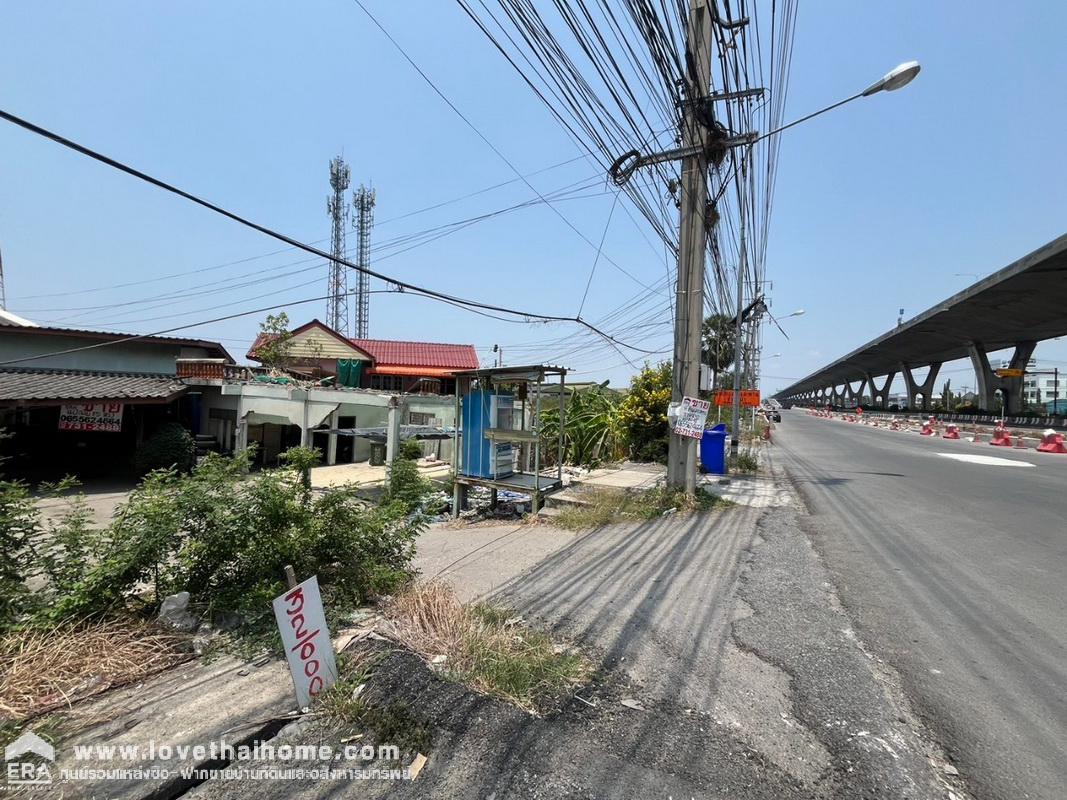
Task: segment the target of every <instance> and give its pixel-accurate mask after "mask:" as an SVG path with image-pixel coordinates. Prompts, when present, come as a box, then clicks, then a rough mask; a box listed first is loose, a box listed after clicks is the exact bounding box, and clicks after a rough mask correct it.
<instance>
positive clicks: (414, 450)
mask: <svg viewBox="0 0 1067 800" xmlns="http://www.w3.org/2000/svg"><path fill="white" fill-rule="evenodd" d="M397 456H398V457H399V458H402V459H404V460H405V461H418V460H419V459H420V458H422V444H421V443H420V442H419V440H418V439H405V440H404V441H402V442H401V443H400V452H399V453H397Z"/></svg>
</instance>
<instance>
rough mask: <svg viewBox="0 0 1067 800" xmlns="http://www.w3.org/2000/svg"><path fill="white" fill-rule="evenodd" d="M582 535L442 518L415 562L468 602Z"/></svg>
mask: <svg viewBox="0 0 1067 800" xmlns="http://www.w3.org/2000/svg"><path fill="white" fill-rule="evenodd" d="M580 535H581V534H578V533H575V532H573V531H565V530H562V529H560V528H556V527H554V526H552V525H544V524H542V525H538V524H529V523H508V524H502V525H486V526H482V525H478V526H469V527H454V523H443V524H439V525H434V526H432V527H431V528H430V530H428V531H427V532H426V533H424V534H422V536H420V537H419V540H418V549H417V551H416V555H415V566H416V567H417V568H418V569H419V571H420V572H421V573H422V577H423V578H440V579H442V580H445V581H448V582H449V583H451V584H452V585H453V587H454V588H455V590H456V593H457V595H458V596H459V598H460V599H461V600H463V601H464V602H468V601H471V600H478V599H480V598H483V597H485V596H486V595H488V594H490V593H492V592H493V591H495V590H496V589H497V588H498V587H500V586H503V585H504V584H505V583H507V582H508V581H510V580H512V579H514V578H515V577H517V576H518V575H520V574H522V573H523V572H525V571H526V570H528V569H531V568H532V567H533V566H535V565H536V564H538V563H539V562H541V561H542V560H544V559H545V558H547V557H548V556H550V555H551V554H552V553H555V552H556V551H557V550H559V549H561V548H563V547H566V546H567V545H569V544H571V543H572V542H574V540H575V539H576V538H578V537H579V536H580Z"/></svg>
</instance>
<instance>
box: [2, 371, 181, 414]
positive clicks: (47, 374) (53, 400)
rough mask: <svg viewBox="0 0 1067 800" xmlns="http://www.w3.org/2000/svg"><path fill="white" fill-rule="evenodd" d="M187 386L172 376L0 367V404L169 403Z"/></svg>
mask: <svg viewBox="0 0 1067 800" xmlns="http://www.w3.org/2000/svg"><path fill="white" fill-rule="evenodd" d="M187 389H188V387H187V386H186V385H185V384H183V383H182V382H181V381H179V380H178V379H177V378H176V377H174V376H173V375H151V374H143V373H142V374H138V373H128V372H92V371H85V370H70V369H32V368H29V367H13V368H0V405H5V406H17V405H62V404H63V403H81V402H86V401H90V400H92V401H95V402H102V401H120V402H134V403H169V402H170V401H171V400H173V399H175V398H176V397H178V396H179V395H181V394H183V393H184V392H185V391H186V390H187Z"/></svg>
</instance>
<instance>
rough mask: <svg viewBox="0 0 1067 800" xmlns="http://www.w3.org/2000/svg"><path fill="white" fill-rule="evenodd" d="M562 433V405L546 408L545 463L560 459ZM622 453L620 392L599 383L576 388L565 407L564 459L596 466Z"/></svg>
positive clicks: (543, 427)
mask: <svg viewBox="0 0 1067 800" xmlns="http://www.w3.org/2000/svg"><path fill="white" fill-rule="evenodd" d="M559 436H560V427H559V409H558V408H555V407H552V408H546V409H544V410H543V411H542V412H541V440H542V442H543V443H544V445H545V455H544V463H546V464H554V463H555V462H556V459H557V457H558V456H557V452H558V448H557V447H556V445H557V443H558V442H559ZM622 453H623V451H622V436H621V431H620V427H619V400H618V396H617V395H616V394H615V393H614V392H610V391H606V390H604V389H601V388H599V387H597V388H592V389H583V390H581V391H575V392H572V393H571V396H570V398H569V399H568V400H567V403H566V407H565V409H564V430H563V460H564V461H565V462H566V463H568V464H578V465H581V466H589V467H592V466H596V465H598V464H601V463H603V462H605V461H614V460H616V459H618V458H620V457H621V456H622Z"/></svg>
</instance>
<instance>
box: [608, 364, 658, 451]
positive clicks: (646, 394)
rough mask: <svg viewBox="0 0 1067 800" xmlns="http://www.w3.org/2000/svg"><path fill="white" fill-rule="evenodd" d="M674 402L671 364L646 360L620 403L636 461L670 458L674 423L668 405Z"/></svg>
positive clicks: (624, 432) (625, 436)
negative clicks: (669, 449)
mask: <svg viewBox="0 0 1067 800" xmlns="http://www.w3.org/2000/svg"><path fill="white" fill-rule="evenodd" d="M670 402H671V365H670V364H669V363H667V362H663V363H662V364H657V365H656V366H651V365H649V364H645V366H644V367H643V368H642V370H641V372H640V373H638V374H637V375H635V376H634V379H633V381H632V383H631V384H630V391H629V393H628V394H627V395H626V398H625V399H624V400H623V401H622V405H621V406H620V407H619V427H620V429H621V431H622V435H623V441H624V442H625V444H626V449H627V452H628V453H629V456H630V458H632V459H633V460H635V461H659V462H661V463H665V462H666V461H667V442H668V437H669V436H670V426H669V424H668V422H667V407H668V406H669V405H670Z"/></svg>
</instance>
